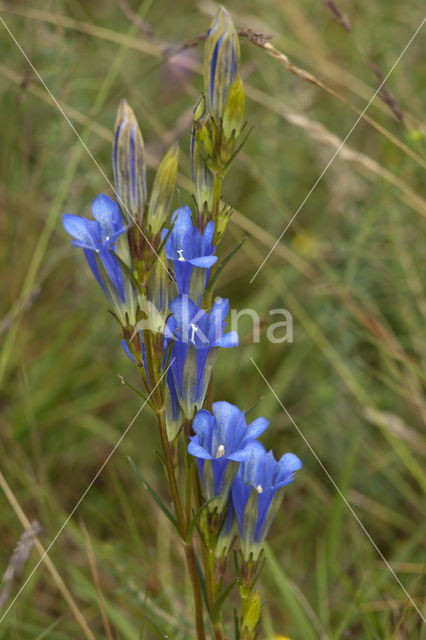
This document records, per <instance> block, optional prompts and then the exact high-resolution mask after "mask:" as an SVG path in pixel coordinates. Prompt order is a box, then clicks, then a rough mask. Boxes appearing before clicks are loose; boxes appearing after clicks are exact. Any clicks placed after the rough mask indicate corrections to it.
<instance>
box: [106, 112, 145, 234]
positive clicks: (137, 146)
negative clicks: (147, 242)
mask: <svg viewBox="0 0 426 640" xmlns="http://www.w3.org/2000/svg"><path fill="white" fill-rule="evenodd" d="M144 156H145V151H144V145H143V139H142V135H141V132H140V129H139V125H138V122H137V120H136V117H135V114H134V113H133V110H132V109H131V108H130V107H129V105H128V104H127V102H126V101H125V100H122V101H121V103H120V107H119V109H118V113H117V119H116V122H115V135H114V150H113V166H114V179H115V188H116V191H117V200H118V203H119V205H120V208H121V210H122V212H123V214H124V215H125V217H126V219H127V220H128V221H129V222H130V221H132V222H135V221H136V222H137V223H138V224H141V223H142V218H143V213H144V208H145V203H146V197H147V196H146V169H145V159H144Z"/></svg>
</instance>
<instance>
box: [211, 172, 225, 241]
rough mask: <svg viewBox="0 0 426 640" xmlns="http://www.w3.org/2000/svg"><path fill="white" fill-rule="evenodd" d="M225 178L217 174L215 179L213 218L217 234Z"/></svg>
mask: <svg viewBox="0 0 426 640" xmlns="http://www.w3.org/2000/svg"><path fill="white" fill-rule="evenodd" d="M222 182H223V178H222V177H219V175H215V177H214V181H213V203H212V220H213V222H214V227H215V235H216V228H217V219H218V216H219V205H220V194H221V193H222Z"/></svg>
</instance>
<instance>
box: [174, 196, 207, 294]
mask: <svg viewBox="0 0 426 640" xmlns="http://www.w3.org/2000/svg"><path fill="white" fill-rule="evenodd" d="M172 222H174V226H173V229H172V231H171V233H170V236H169V237H168V239H167V241H166V244H165V249H166V255H167V259H168V260H171V261H172V262H173V269H174V273H175V277H176V285H177V291H178V295H185V294H186V295H189V296H190V297H191V299H192V300H193V301H194V302H195V303H196V304H200V303H201V299H202V297H203V293H204V289H205V287H206V285H207V282H208V280H209V276H210V268H211V267H212V266H213V265H214V264H215V262H216V261H217V256H215V255H213V254H214V251H215V248H216V247H215V246H213V245H212V241H213V233H214V223H213V222H212V221H210V222H209V223H208V224H207V226H206V228H205V229H204V232H203V233H202V234H201V233H200V231H199V229H198V228H197V227H195V226H194V225H193V224H192V220H191V210H190V208H189V207H181V208H180V209H177V210H176V211H175V212H174V213H173V215H172ZM166 235H167V229H163V232H162V236H163V238H164V237H165V236H166Z"/></svg>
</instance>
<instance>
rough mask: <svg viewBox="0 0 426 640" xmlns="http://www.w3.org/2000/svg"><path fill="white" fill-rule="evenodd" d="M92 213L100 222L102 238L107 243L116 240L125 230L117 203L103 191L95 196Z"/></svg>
mask: <svg viewBox="0 0 426 640" xmlns="http://www.w3.org/2000/svg"><path fill="white" fill-rule="evenodd" d="M92 214H93V217H94V218H95V220H97V222H99V226H100V228H101V231H102V240H103V241H104V242H106V243H112V242H114V240H116V238H117V237H118V236H119V235H120V234H121V233H123V231H124V230H125V228H124V227H123V221H122V218H121V213H120V209H119V208H118V205H117V203H116V202H114V200H111V198H109V197H108V196H106V195H104V194H103V193H100V194H99V195H98V196H96V198H94V200H93V202H92ZM117 227H119V228H117Z"/></svg>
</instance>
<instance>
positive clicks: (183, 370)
mask: <svg viewBox="0 0 426 640" xmlns="http://www.w3.org/2000/svg"><path fill="white" fill-rule="evenodd" d="M169 307H170V311H171V312H172V314H173V316H172V318H171V323H170V331H171V332H172V333H173V339H174V343H173V353H172V365H171V370H172V372H173V378H174V381H175V386H176V393H177V397H178V399H179V403H180V405H181V407H182V410H183V412H184V414H185V416H186V417H187V418H189V419H190V418H192V417H193V415H194V411H195V409H196V408H197V409H201V407H202V406H203V403H204V398H205V396H206V391H207V385H208V383H209V380H210V376H211V373H212V369H213V366H214V364H215V362H216V358H217V352H218V349H219V347H224V348H230V347H236V346H238V341H239V340H238V334H237V333H236V331H229V332H228V333H226V334H225V326H226V321H225V318H226V315H227V313H228V308H229V302H228V300H224V299H223V298H216V300H215V302H214V304H213V306H212V309H211V311H210V313H207V312H206V311H203V310H202V309H200V308H199V307H197V306H196V305H195V304H194V302H193V301H192V300H191V299H190V298H189V297H188V296H186V295H184V296H179V297H177V298H175V299H174V300H173V301H172V302H171V303H170V305H169Z"/></svg>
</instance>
